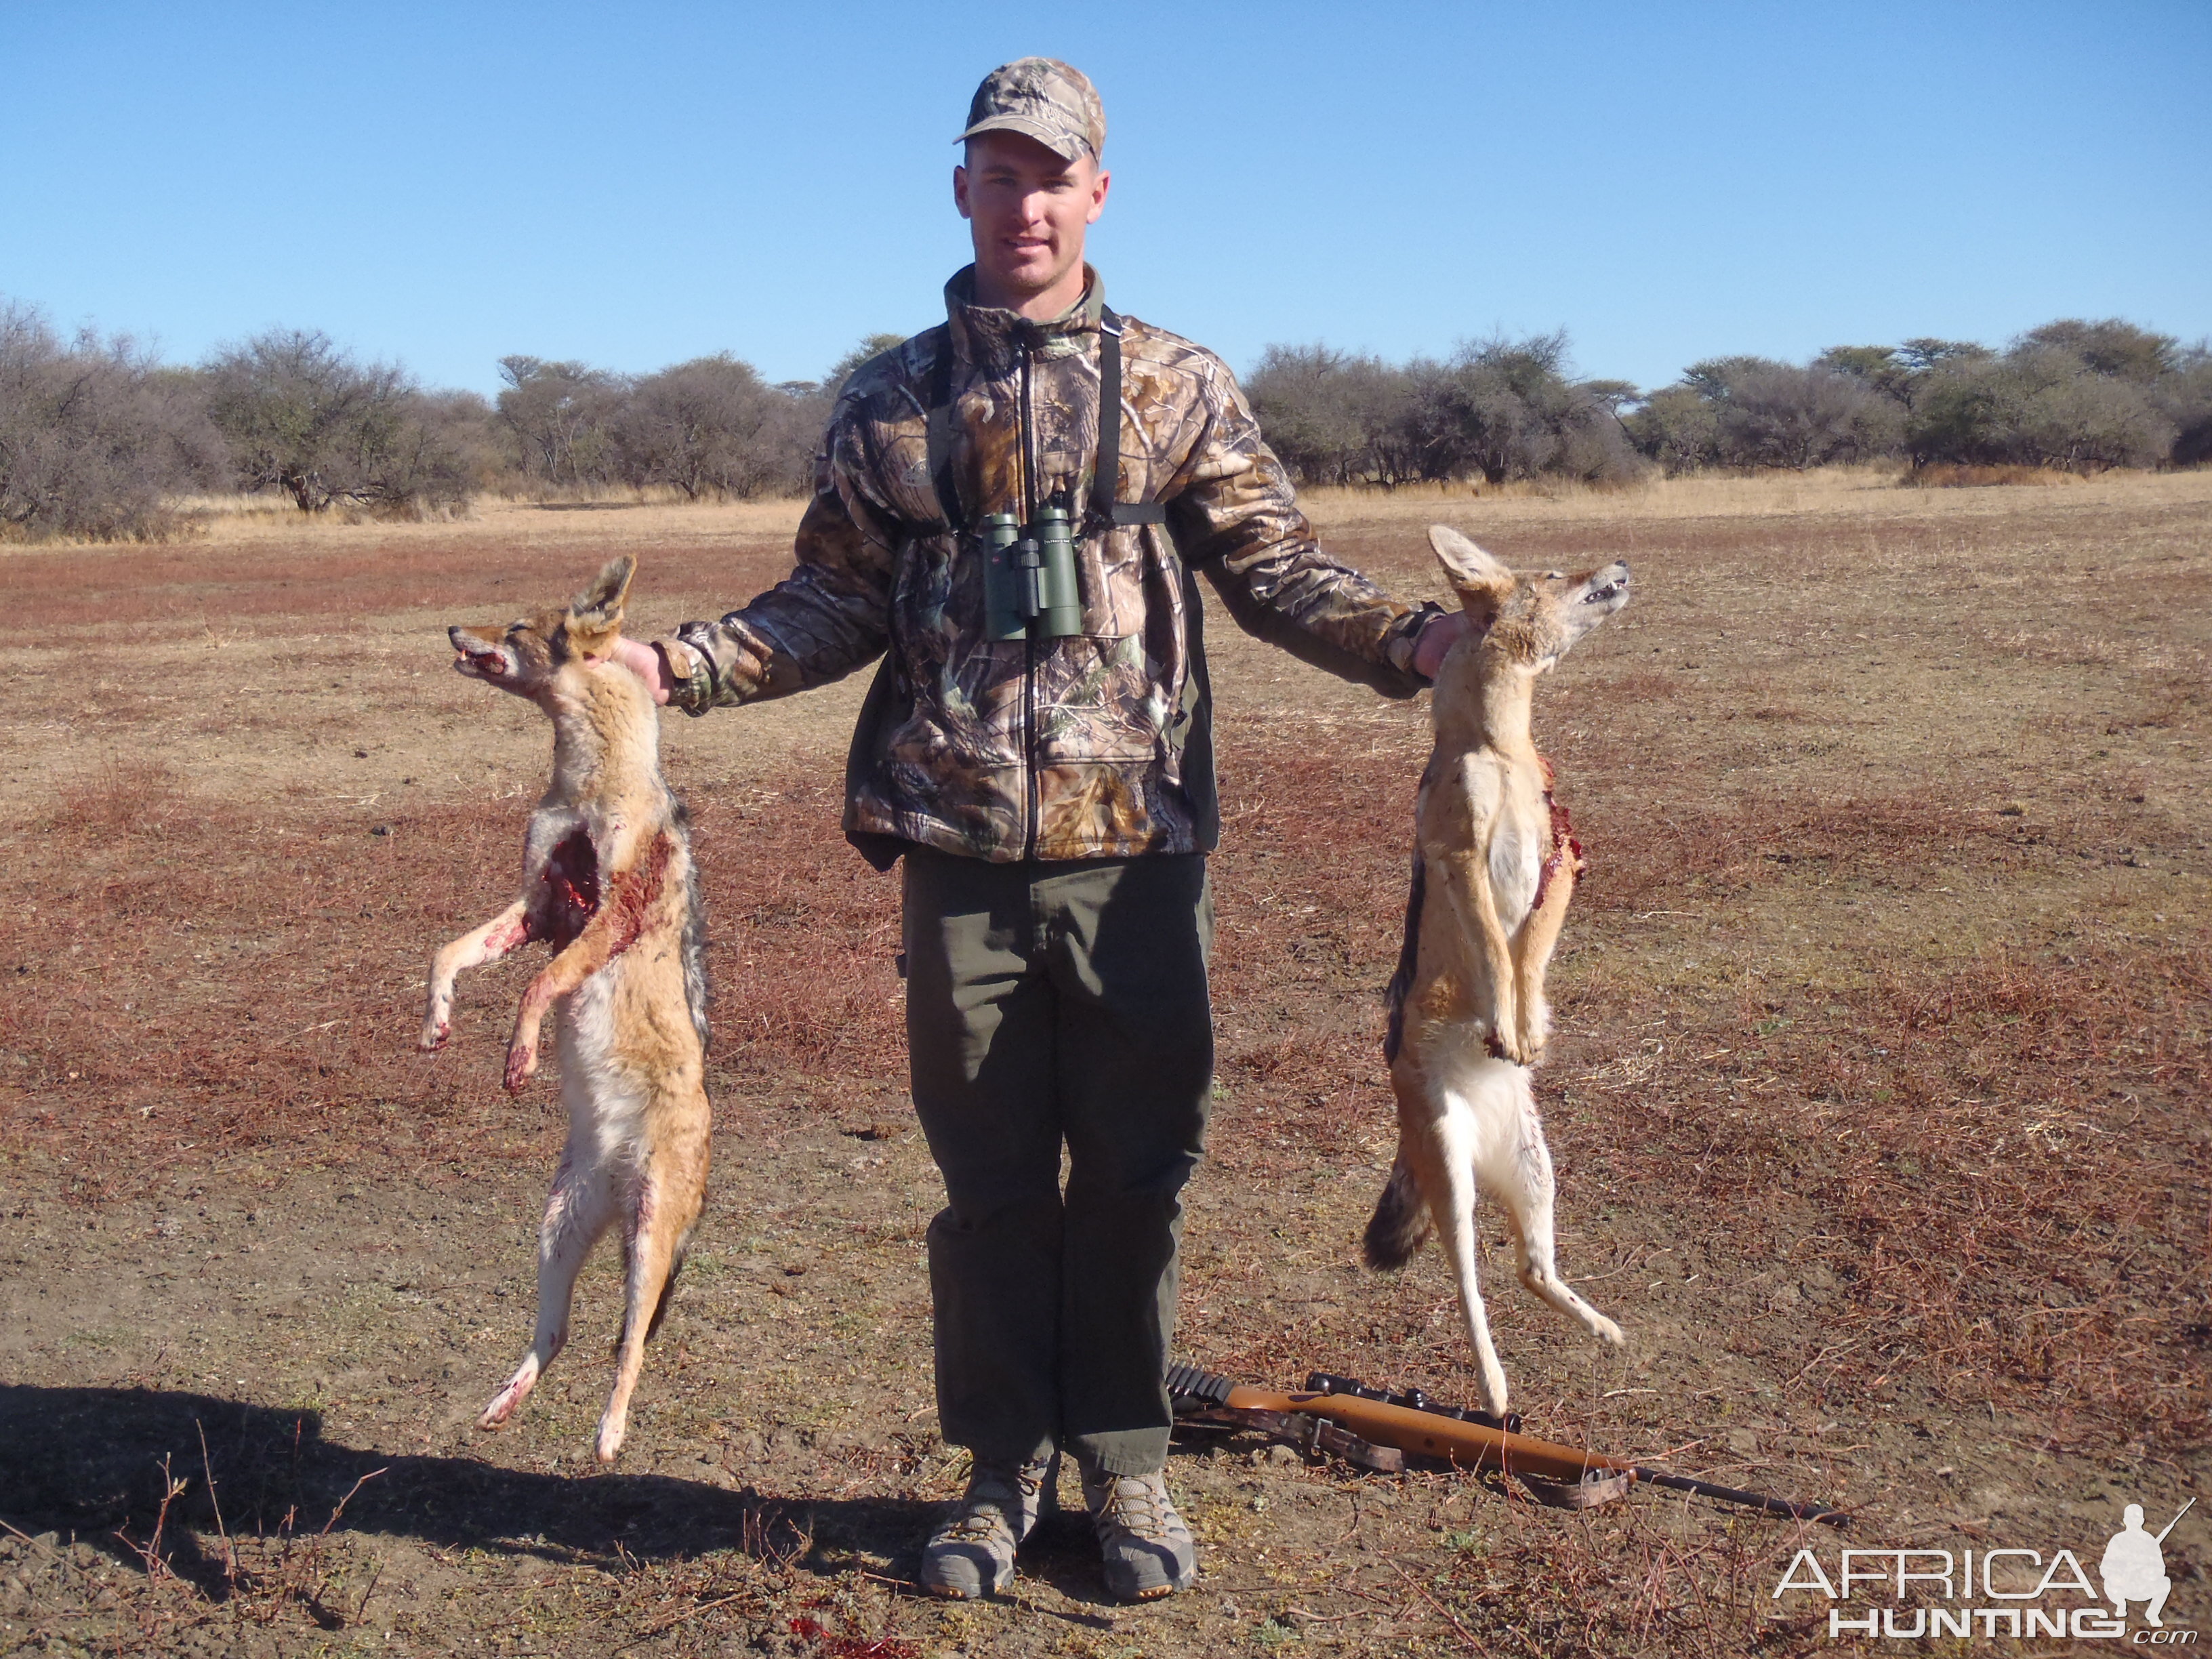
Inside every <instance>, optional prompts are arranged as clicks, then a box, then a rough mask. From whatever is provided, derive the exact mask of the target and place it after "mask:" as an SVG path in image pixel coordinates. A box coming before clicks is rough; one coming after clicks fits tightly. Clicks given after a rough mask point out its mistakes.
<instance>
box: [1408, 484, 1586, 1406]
mask: <svg viewBox="0 0 2212 1659" xmlns="http://www.w3.org/2000/svg"><path fill="white" fill-rule="evenodd" d="M1429 544H1430V546H1431V548H1433V549H1434V550H1435V551H1436V556H1437V560H1438V562H1440V563H1442V564H1443V568H1444V574H1446V576H1448V577H1449V579H1450V581H1451V585H1452V586H1453V588H1454V589H1455V591H1456V592H1457V593H1458V594H1459V598H1460V603H1461V604H1462V605H1464V606H1465V607H1466V609H1467V612H1468V617H1469V618H1470V619H1471V620H1472V622H1473V623H1474V627H1473V629H1471V630H1470V631H1469V633H1468V636H1467V637H1466V639H1465V640H1463V641H1462V642H1461V643H1459V644H1458V645H1455V646H1454V647H1452V650H1451V653H1450V654H1449V656H1447V657H1446V658H1445V659H1444V660H1443V665H1442V666H1441V667H1440V668H1439V669H1438V670H1437V683H1436V692H1435V696H1434V697H1433V699H1432V703H1433V708H1432V713H1433V714H1434V716H1435V720H1436V746H1435V748H1434V749H1433V750H1431V752H1430V756H1429V763H1428V767H1427V769H1425V771H1424V772H1423V773H1422V774H1421V794H1420V805H1419V811H1418V818H1417V828H1418V835H1419V838H1418V841H1417V842H1416V845H1415V848H1414V851H1413V895H1412V897H1411V898H1410V899H1409V900H1408V902H1407V908H1406V945H1405V951H1404V952H1403V954H1402V955H1401V957H1399V961H1398V972H1397V975H1396V977H1395V978H1394V979H1393V980H1392V981H1390V1032H1389V1038H1388V1039H1387V1041H1386V1043H1385V1046H1384V1052H1385V1053H1386V1054H1388V1055H1389V1060H1390V1084H1391V1087H1392V1089H1393V1090H1394V1091H1395V1092H1396V1094H1397V1097H1398V1161H1397V1164H1396V1165H1395V1168H1393V1169H1392V1170H1391V1171H1390V1182H1389V1186H1387V1187H1385V1188H1383V1197H1382V1200H1381V1201H1380V1202H1379V1203H1377V1204H1376V1206H1375V1216H1374V1218H1373V1219H1372V1220H1370V1222H1369V1223H1368V1224H1367V1239H1366V1245H1367V1261H1368V1265H1369V1266H1370V1267H1398V1266H1401V1264H1403V1263H1404V1262H1405V1261H1407V1259H1409V1258H1410V1257H1411V1256H1412V1255H1413V1252H1414V1251H1415V1250H1416V1249H1419V1248H1420V1243H1421V1241H1422V1239H1423V1238H1425V1237H1427V1235H1428V1231H1429V1225H1430V1221H1431V1218H1434V1221H1435V1225H1436V1226H1437V1230H1438V1231H1439V1232H1441V1233H1442V1234H1443V1246H1444V1254H1445V1255H1447V1256H1449V1258H1450V1259H1451V1266H1452V1274H1453V1277H1454V1278H1455V1279H1456V1280H1457V1281H1458V1285H1459V1300H1460V1310H1461V1312H1462V1314H1463V1315H1464V1316H1465V1317H1466V1321H1467V1334H1468V1340H1469V1341H1470V1342H1472V1343H1473V1344H1474V1351H1475V1357H1476V1358H1477V1360H1478V1362H1479V1363H1480V1368H1481V1377H1482V1403H1483V1407H1484V1409H1486V1410H1487V1411H1491V1412H1494V1413H1498V1415H1500V1416H1503V1415H1504V1412H1505V1373H1504V1370H1503V1369H1502V1368H1501V1367H1500V1366H1499V1365H1498V1351H1497V1349H1496V1347H1495V1346H1492V1342H1491V1340H1490V1322H1489V1321H1488V1319H1487V1318H1486V1316H1485V1315H1484V1313H1483V1308H1482V1292H1481V1291H1480V1289H1479V1288H1478V1287H1477V1286H1476V1284H1475V1279H1474V1195H1475V1191H1476V1188H1478V1187H1479V1188H1481V1189H1482V1190H1484V1191H1486V1192H1487V1193H1488V1194H1490V1195H1491V1196H1492V1198H1494V1199H1497V1200H1499V1202H1500V1203H1501V1204H1502V1206H1504V1211H1505V1218H1506V1224H1507V1225H1508V1226H1509V1227H1510V1229H1511V1230H1512V1233H1513V1243H1514V1249H1515V1252H1516V1256H1517V1257H1518V1261H1519V1267H1520V1279H1521V1283H1522V1285H1524V1286H1526V1287H1527V1289H1528V1292H1529V1293H1530V1294H1531V1295H1533V1296H1535V1297H1539V1298H1540V1299H1541V1300H1542V1301H1544V1302H1546V1303H1548V1304H1550V1305H1551V1306H1553V1307H1554V1308H1556V1309H1558V1310H1559V1311H1560V1312H1561V1313H1563V1314H1565V1315H1567V1316H1569V1317H1570V1318H1571V1319H1573V1320H1575V1321H1577V1322H1578V1323H1580V1324H1581V1325H1582V1327H1583V1328H1584V1329H1585V1330H1587V1331H1589V1333H1590V1334H1592V1335H1594V1336H1599V1337H1602V1338H1604V1339H1605V1340H1607V1342H1611V1343H1614V1344H1616V1345H1617V1344H1619V1343H1620V1340H1621V1335H1620V1327H1619V1326H1618V1325H1616V1324H1614V1323H1613V1322H1612V1321H1611V1320H1610V1319H1607V1317H1606V1316H1604V1315H1603V1314H1601V1313H1600V1312H1598V1311H1597V1310H1596V1309H1595V1308H1593V1307H1591V1306H1590V1305H1589V1303H1587V1302H1585V1301H1583V1299H1582V1297H1579V1296H1577V1295H1576V1294H1575V1293H1574V1291H1571V1290H1569V1289H1568V1288H1567V1285H1566V1282H1565V1280H1564V1279H1561V1278H1560V1277H1559V1267H1558V1264H1557V1263H1556V1262H1555V1261H1554V1260H1553V1243H1552V1200H1553V1177H1552V1155H1551V1152H1550V1150H1549V1149H1548V1148H1547V1146H1545V1145H1544V1126H1543V1124H1542V1122H1541V1121H1540V1120H1539V1119H1538V1117H1537V1115H1536V1097H1535V1094H1534V1091H1533V1090H1532V1089H1531V1088H1530V1086H1529V1079H1528V1070H1529V1067H1530V1066H1534V1064H1535V1063H1536V1058H1537V1056H1538V1055H1539V1054H1541V1053H1542V1052H1543V1048H1544V1044H1545V1042H1547V1040H1548V1039H1549V1037H1550V1036H1551V1026H1552V1018H1551V1010H1550V1009H1549V1007H1547V1006H1546V1004H1545V1001H1544V969H1545V966H1546V964H1547V963H1549V962H1550V961H1551V959H1552V947H1553V945H1556V944H1558V943H1559V927H1560V924H1561V923H1562V922H1564V921H1565V920H1566V914H1567V900H1568V899H1569V897H1570V896H1572V894H1573V892H1574V886H1575V878H1576V876H1577V875H1578V874H1579V873H1580V872H1581V870H1582V862H1581V857H1580V849H1579V848H1577V846H1576V844H1575V842H1574V839H1573V837H1572V836H1571V834H1570V833H1569V832H1568V829H1567V825H1566V815H1565V813H1564V812H1560V811H1555V810H1554V808H1553V803H1552V774H1551V768H1550V767H1549V766H1548V765H1547V764H1546V763H1545V761H1544V757H1542V756H1541V755H1539V754H1538V753H1537V752H1536V745H1535V743H1534V740H1533V739H1532V738H1530V736H1529V731H1528V714H1529V708H1530V704H1531V702H1533V700H1534V696H1535V691H1536V679H1537V677H1538V676H1539V675H1541V674H1543V673H1545V672H1547V671H1549V670H1550V668H1551V667H1552V665H1553V664H1554V663H1556V662H1557V661H1558V660H1559V659H1560V658H1561V657H1563V656H1565V654H1566V653H1567V651H1568V649H1569V647H1571V646H1572V645H1573V644H1574V643H1575V641H1577V640H1579V639H1580V638H1581V637H1582V636H1583V635H1584V634H1587V633H1588V632H1589V630H1590V629H1593V628H1595V627H1596V626H1597V625H1598V624H1599V623H1601V622H1603V621H1604V620H1605V619H1606V618H1607V617H1610V616H1611V615H1613V612H1614V611H1618V610H1620V607H1621V606H1623V605H1626V604H1627V603H1628V567H1627V566H1626V564H1609V565H1607V566H1606V567H1605V568H1604V569H1602V570H1591V571H1585V572H1583V573H1582V574H1578V575H1572V576H1563V575H1560V574H1557V573H1556V572H1547V574H1543V575H1541V576H1526V577H1521V576H1516V575H1515V574H1513V573H1512V572H1511V571H1510V570H1508V569H1507V568H1505V567H1504V565H1502V564H1500V563H1499V562H1498V561H1497V560H1496V559H1493V558H1492V557H1491V556H1490V555H1489V554H1487V553H1486V552H1484V551H1483V550H1481V549H1480V548H1479V547H1477V546H1476V545H1475V544H1474V543H1473V542H1471V541H1469V540H1468V538H1466V537H1464V536H1462V535H1461V534H1460V533H1459V532H1457V531H1455V530H1451V529H1448V528H1446V527H1445V526H1443V525H1437V526H1434V527H1433V528H1431V530H1430V532H1429Z"/></svg>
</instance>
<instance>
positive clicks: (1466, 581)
mask: <svg viewBox="0 0 2212 1659" xmlns="http://www.w3.org/2000/svg"><path fill="white" fill-rule="evenodd" d="M1429 546H1430V549H1431V550H1432V551H1433V552H1434V553H1435V554H1436V556H1437V563H1438V564H1440V565H1442V566H1443V568H1444V575H1445V576H1446V577H1447V578H1448V579H1449V580H1450V582H1451V585H1452V587H1453V589H1454V591H1455V592H1457V593H1458V594H1459V602H1460V604H1461V605H1462V606H1464V607H1465V608H1466V611H1467V613H1468V616H1469V617H1473V618H1474V622H1475V624H1476V625H1477V626H1478V627H1483V628H1486V627H1488V626H1489V625H1490V623H1491V622H1492V620H1493V619H1494V618H1495V617H1497V615H1498V607H1499V606H1500V605H1504V603H1505V599H1506V596H1507V595H1509V594H1510V593H1511V592H1513V589H1514V586H1515V583H1514V578H1513V573H1512V572H1511V571H1510V570H1508V569H1507V568H1505V567H1504V565H1502V564H1500V563H1499V562H1498V561H1497V560H1496V559H1493V558H1492V557H1491V556H1490V555H1489V554H1487V553H1486V552H1484V551H1483V550H1481V549H1480V548H1479V547H1477V546H1476V545H1475V544H1474V543H1473V542H1471V541H1469V540H1468V538H1466V537H1464V536H1462V535H1461V534H1460V533H1459V532H1458V531H1456V530H1454V529H1453V528H1452V527H1451V526H1449V525H1448V524H1432V525H1431V526H1429Z"/></svg>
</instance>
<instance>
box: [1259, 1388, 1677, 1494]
mask: <svg viewBox="0 0 2212 1659" xmlns="http://www.w3.org/2000/svg"><path fill="white" fill-rule="evenodd" d="M1221 1404H1222V1405H1224V1406H1225V1407H1228V1409H1229V1410H1231V1411H1232V1412H1304V1413H1306V1414H1307V1415H1309V1416H1311V1417H1325V1418H1327V1419H1328V1420H1329V1421H1330V1422H1332V1423H1339V1424H1341V1425H1343V1426H1345V1427H1346V1428H1347V1429H1350V1430H1351V1431H1352V1432H1353V1433H1354V1434H1356V1435H1358V1437H1360V1438H1361V1439H1363V1440H1371V1441H1373V1442H1374V1443H1376V1445H1378V1446H1395V1447H1397V1448H1398V1449H1399V1450H1401V1451H1409V1452H1413V1453H1415V1454H1417V1455H1420V1456H1423V1457H1437V1458H1443V1459H1444V1460H1445V1461H1446V1462H1452V1463H1455V1464H1457V1465H1458V1466H1459V1467H1460V1468H1463V1469H1467V1470H1469V1471H1473V1470H1476V1469H1486V1468H1489V1469H1498V1470H1502V1471H1503V1472H1504V1473H1505V1474H1534V1475H1541V1477H1543V1478H1544V1479H1545V1480H1567V1481H1576V1480H1581V1479H1582V1478H1583V1475H1584V1474H1586V1473H1587V1472H1588V1471H1589V1470H1591V1469H1600V1470H1602V1471H1604V1472H1605V1473H1606V1474H1633V1473H1634V1472H1635V1467H1636V1466H1635V1465H1634V1464H1632V1463H1626V1462H1622V1461H1621V1460H1620V1459H1619V1458H1617V1457H1607V1456H1606V1455H1604V1454H1603V1453H1601V1452H1586V1451H1577V1450H1576V1449H1574V1448H1573V1447H1572V1446H1555V1445H1553V1443H1551V1442H1550V1441H1548V1440H1538V1439H1535V1438H1534V1437H1531V1436H1528V1435H1525V1434H1510V1433H1508V1432H1507V1431H1504V1430H1503V1429H1486V1428H1484V1427H1483V1426H1482V1425H1480V1423H1463V1422H1462V1421H1460V1420H1459V1419H1457V1418H1452V1417H1443V1416H1439V1415H1438V1414H1437V1413H1434V1412H1417V1411H1414V1410H1413V1409H1412V1408H1411V1407H1406V1406H1393V1405H1390V1404H1389V1403H1388V1402H1387V1401H1381V1400H1362V1399H1360V1398H1359V1397H1358V1395H1349V1394H1304V1393H1299V1394H1278V1393H1276V1392H1275V1391H1274V1390H1273V1389H1255V1388H1251V1387H1249V1386H1247V1385H1246V1384H1244V1383H1235V1384H1232V1385H1231V1388H1230V1390H1229V1397H1228V1398H1227V1399H1226V1400H1225V1401H1222V1402H1221Z"/></svg>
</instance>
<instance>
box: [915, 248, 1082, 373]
mask: <svg viewBox="0 0 2212 1659" xmlns="http://www.w3.org/2000/svg"><path fill="white" fill-rule="evenodd" d="M1083 275H1084V278H1085V288H1084V290H1083V297H1082V298H1081V299H1080V300H1078V301H1076V302H1075V303H1074V304H1073V305H1072V306H1070V307H1068V308H1067V309H1066V311H1063V312H1062V313H1060V315H1059V316H1057V317H1054V318H1052V319H1049V320H1048V321H1045V322H1042V323H1033V322H1031V321H1030V319H1028V318H1026V317H1024V316H1022V315H1020V314H1019V313H1016V312H1012V311H1006V310H1003V309H1001V308H1000V307H997V306H979V305H977V304H976V303H975V266H973V265H963V266H962V267H961V268H960V269H959V270H957V271H955V272H954V273H953V275H952V280H951V282H949V283H945V317H946V319H947V320H948V321H949V323H950V324H951V329H952V349H953V352H954V355H955V356H958V357H961V358H964V359H965V360H966V361H968V362H971V363H973V364H975V366H976V367H977V368H981V369H983V370H985V371H986V372H996V373H1003V372H1005V371H1006V369H1008V368H1012V364H1013V362H1014V361H1015V358H1016V357H1017V356H1018V354H1019V353H1020V352H1021V351H1023V350H1024V349H1027V350H1029V351H1030V352H1032V353H1034V354H1035V355H1036V356H1040V357H1065V356H1073V355H1075V354H1076V353H1078V352H1087V351H1088V350H1089V349H1090V348H1091V343H1090V341H1089V340H1088V339H1086V338H1085V336H1086V335H1091V334H1096V333H1097V331H1098V313H1099V312H1100V311H1101V310H1102V309H1103V307H1104V306H1105V304H1106V284H1105V283H1103V281H1102V280H1100V278H1099V276H1098V273H1097V271H1096V270H1093V269H1091V266H1090V265H1089V264H1085V266H1084V267H1083Z"/></svg>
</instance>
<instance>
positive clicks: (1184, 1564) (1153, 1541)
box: [1083, 1471, 1198, 1601]
mask: <svg viewBox="0 0 2212 1659" xmlns="http://www.w3.org/2000/svg"><path fill="white" fill-rule="evenodd" d="M1083 1503H1084V1506H1085V1508H1086V1509H1088V1510H1090V1511H1091V1530H1092V1531H1093V1532H1096V1533H1097V1534H1098V1547H1099V1549H1100V1551H1101V1552H1102V1553H1103V1554H1104V1556H1105V1559H1106V1593H1107V1594H1108V1595H1111V1596H1112V1597H1113V1598H1114V1599H1115V1601H1156V1600H1158V1598H1159V1597H1161V1596H1163V1595H1174V1594H1175V1593H1176V1591H1177V1590H1180V1589H1189V1588H1190V1587H1191V1585H1192V1584H1193V1583H1195V1582H1196V1581H1197V1578H1198V1546H1197V1544H1196V1543H1195V1542H1194V1541H1192V1538H1191V1535H1190V1528H1188V1527H1186V1526H1185V1525H1183V1523H1182V1516H1180V1515H1177V1514H1176V1506H1175V1502H1174V1500H1173V1499H1172V1498H1170V1497H1169V1496H1168V1483H1167V1478H1166V1477H1165V1476H1164V1475H1162V1474H1103V1473H1102V1472H1095V1471H1094V1472H1087V1473H1085V1475H1084V1477H1083Z"/></svg>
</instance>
